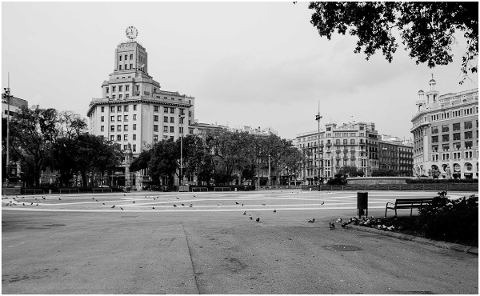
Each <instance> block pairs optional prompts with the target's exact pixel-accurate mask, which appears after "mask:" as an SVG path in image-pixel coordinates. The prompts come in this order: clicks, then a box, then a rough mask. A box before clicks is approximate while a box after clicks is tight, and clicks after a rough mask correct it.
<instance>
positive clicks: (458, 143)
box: [453, 142, 462, 149]
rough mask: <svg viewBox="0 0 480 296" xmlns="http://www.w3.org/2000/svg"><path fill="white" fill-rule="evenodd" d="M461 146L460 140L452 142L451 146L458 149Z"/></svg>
mask: <svg viewBox="0 0 480 296" xmlns="http://www.w3.org/2000/svg"><path fill="white" fill-rule="evenodd" d="M461 147H462V145H461V144H460V142H456V143H453V148H455V149H460V148H461Z"/></svg>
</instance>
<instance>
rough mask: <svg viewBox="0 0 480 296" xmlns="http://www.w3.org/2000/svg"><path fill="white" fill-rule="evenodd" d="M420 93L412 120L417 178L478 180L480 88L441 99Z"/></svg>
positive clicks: (432, 88)
mask: <svg viewBox="0 0 480 296" xmlns="http://www.w3.org/2000/svg"><path fill="white" fill-rule="evenodd" d="M429 85H430V89H429V91H428V92H426V93H425V92H424V91H423V90H420V91H419V92H418V99H417V101H416V105H417V113H416V114H415V115H414V116H413V118H412V124H413V127H412V128H411V130H410V131H411V133H412V134H413V141H414V143H413V153H414V154H413V157H414V174H415V175H416V176H432V177H439V178H447V179H449V178H478V88H476V89H471V90H466V91H462V92H458V93H447V94H443V95H439V92H438V91H437V90H436V89H435V85H436V81H435V80H434V79H433V77H432V79H431V80H430V82H429Z"/></svg>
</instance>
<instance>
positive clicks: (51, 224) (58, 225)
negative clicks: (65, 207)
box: [45, 224, 65, 226]
mask: <svg viewBox="0 0 480 296" xmlns="http://www.w3.org/2000/svg"><path fill="white" fill-rule="evenodd" d="M45 226H65V224H45Z"/></svg>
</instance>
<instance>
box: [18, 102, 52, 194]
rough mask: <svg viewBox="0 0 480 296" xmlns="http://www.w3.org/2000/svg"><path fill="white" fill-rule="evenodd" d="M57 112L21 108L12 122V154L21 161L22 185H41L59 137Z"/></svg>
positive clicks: (34, 107)
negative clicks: (43, 174) (42, 175)
mask: <svg viewBox="0 0 480 296" xmlns="http://www.w3.org/2000/svg"><path fill="white" fill-rule="evenodd" d="M56 124H57V111H56V110H55V109H52V108H49V109H41V108H40V107H39V106H33V107H32V108H31V109H29V108H27V107H22V108H21V109H19V112H18V114H17V115H16V116H13V117H12V118H11V121H10V153H11V156H12V160H13V161H20V164H21V169H22V176H23V178H24V180H23V181H25V182H27V184H28V185H33V184H35V185H36V186H39V185H40V174H41V172H42V170H43V169H45V168H46V166H47V165H48V164H49V161H50V160H51V157H52V148H53V144H54V142H55V141H56V135H57V129H56Z"/></svg>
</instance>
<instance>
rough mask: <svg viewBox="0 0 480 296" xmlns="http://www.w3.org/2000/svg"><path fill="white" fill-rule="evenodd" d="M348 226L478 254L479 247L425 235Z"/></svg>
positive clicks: (353, 227) (353, 226)
mask: <svg viewBox="0 0 480 296" xmlns="http://www.w3.org/2000/svg"><path fill="white" fill-rule="evenodd" d="M348 228H351V229H354V230H358V231H364V232H370V233H375V234H378V235H384V236H390V237H395V238H398V239H403V240H408V241H413V242H416V243H420V244H424V245H431V246H436V247H438V248H442V249H449V250H455V251H459V252H464V253H469V254H474V255H477V256H478V248H477V247H472V246H464V245H460V244H455V243H449V242H444V241H435V240H431V239H427V238H423V237H418V236H414V235H410V234H404V233H400V232H393V231H385V230H379V229H375V228H370V227H366V226H358V225H351V224H350V225H348V226H347V229H348Z"/></svg>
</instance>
